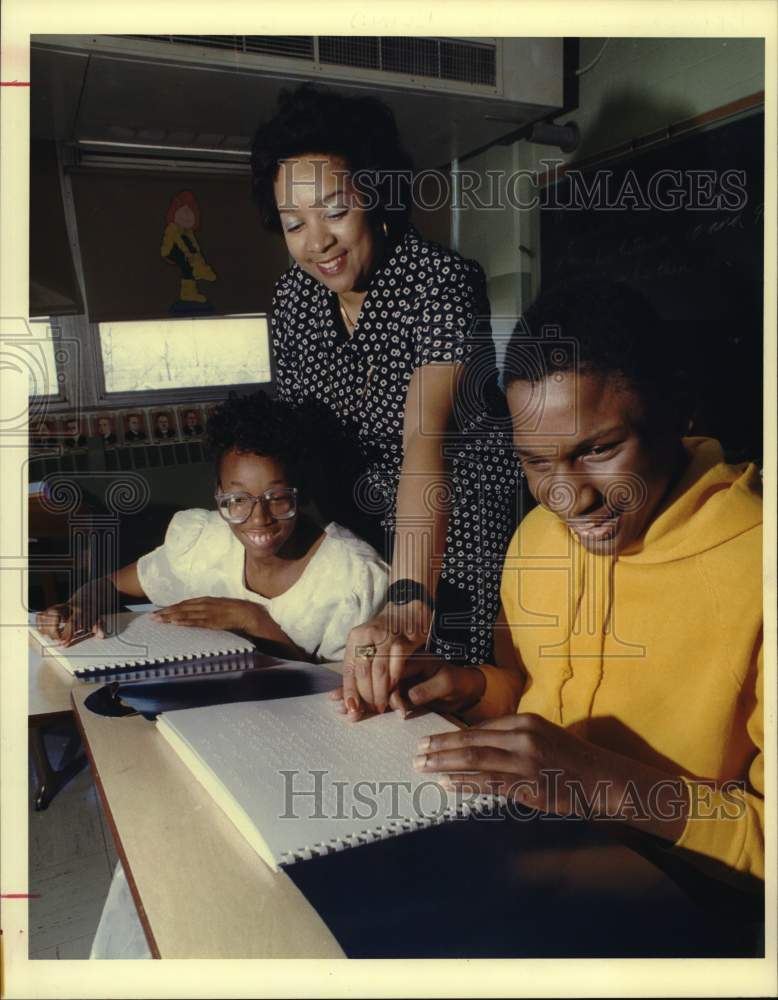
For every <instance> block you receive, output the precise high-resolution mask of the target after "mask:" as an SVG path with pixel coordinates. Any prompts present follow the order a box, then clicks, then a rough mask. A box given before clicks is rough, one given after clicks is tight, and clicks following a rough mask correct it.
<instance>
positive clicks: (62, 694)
mask: <svg viewBox="0 0 778 1000" xmlns="http://www.w3.org/2000/svg"><path fill="white" fill-rule="evenodd" d="M28 680H29V687H28V692H29V702H28V707H27V715H28V718H29V720H30V721H31V722H35V721H39V720H41V719H45V718H47V717H50V716H54V715H62V714H63V713H65V712H67V713H70V712H72V711H73V704H72V702H71V700H70V692H71V690H72V689H73V688H74V687H76V686H77V685H79V684H81V682H80V681H77V680H76V678H75V677H72V676H71V675H70V674H69V673H68V672H67V670H65V668H64V667H63V666H62V665H61V664H60V663H57V661H56V660H53V659H52V658H51V657H48V656H42V655H41V652H40V646H39V645H38V643H37V642H36V641H35V639H34V638H33V637H32V636H30V648H29V655H28Z"/></svg>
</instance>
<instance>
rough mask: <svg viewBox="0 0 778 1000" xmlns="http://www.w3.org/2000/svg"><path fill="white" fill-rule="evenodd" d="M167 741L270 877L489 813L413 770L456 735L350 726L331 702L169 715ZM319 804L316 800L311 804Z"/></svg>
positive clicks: (432, 726)
mask: <svg viewBox="0 0 778 1000" xmlns="http://www.w3.org/2000/svg"><path fill="white" fill-rule="evenodd" d="M156 725H157V729H158V730H159V732H160V734H161V735H162V736H163V737H164V738H165V739H166V740H167V742H168V743H169V744H170V746H171V747H172V748H173V749H174V750H175V752H176V753H177V754H178V756H179V757H180V758H181V760H182V762H183V763H184V764H185V765H186V767H188V768H189V770H190V771H191V772H192V774H193V775H194V777H195V778H196V779H197V780H198V781H199V782H200V783H201V784H202V785H203V787H204V788H205V789H206V790H207V791H208V792H209V794H210V795H211V797H212V798H213V800H214V801H215V802H216V804H217V805H218V806H219V807H220V808H221V809H222V810H223V811H224V813H225V814H226V815H227V816H228V818H229V819H230V820H231V821H232V823H233V824H234V825H235V827H236V828H237V829H238V830H239V831H240V833H241V834H242V835H243V836H244V837H245V839H246V840H247V841H248V843H249V844H250V845H251V846H252V847H253V848H254V850H255V851H256V852H257V854H258V855H259V856H260V858H262V859H263V861H265V862H266V863H267V864H268V865H269V866H270V867H271V868H272V869H274V870H278V869H279V868H281V867H284V866H287V865H290V864H294V863H295V862H297V861H303V860H307V859H310V858H313V857H317V856H320V855H326V854H329V853H331V852H334V851H342V850H344V849H346V848H349V847H359V846H361V845H363V844H369V843H372V842H373V841H376V840H384V839H387V838H389V837H395V836H397V835H399V834H404V833H409V832H411V831H414V830H418V829H420V828H423V827H428V826H432V825H435V824H437V823H443V822H446V821H448V820H452V819H456V818H458V817H462V816H466V815H469V814H470V813H472V812H480V811H483V809H485V808H486V807H487V806H489V805H491V804H492V803H493V802H494V799H493V798H492V797H491V796H487V795H471V796H469V797H467V798H466V799H463V798H462V797H461V796H459V797H457V796H456V795H455V794H454V793H451V792H446V791H444V790H443V789H442V788H441V787H440V785H438V784H437V782H435V781H434V778H433V776H432V775H428V774H423V773H420V772H418V771H415V770H414V769H413V764H412V761H413V757H414V755H415V754H416V744H417V742H418V740H419V739H420V738H421V737H422V736H428V735H432V734H435V733H443V732H448V731H450V730H453V729H455V728H456V727H455V726H454V725H453V724H452V723H450V722H447V721H446V720H445V719H443V718H441V717H440V716H438V715H433V714H427V715H423V716H418V717H416V718H409V719H406V720H404V719H402V717H401V716H400V715H399V714H398V713H397V712H388V713H386V714H384V715H378V716H373V717H370V718H367V719H364V720H363V721H361V722H358V723H350V722H348V720H347V719H346V718H345V717H344V716H342V715H340V714H338V712H337V710H336V707H335V703H334V702H333V701H331V700H330V699H329V698H328V697H327V695H326V694H313V695H305V696H303V697H300V698H286V699H282V700H278V701H270V702H267V701H266V702H237V703H234V704H230V705H210V706H207V707H205V708H190V709H180V710H176V711H172V712H165V713H163V714H162V715H161V716H160V717H159V718H158V719H157V722H156ZM312 792H313V793H314V794H310V793H312Z"/></svg>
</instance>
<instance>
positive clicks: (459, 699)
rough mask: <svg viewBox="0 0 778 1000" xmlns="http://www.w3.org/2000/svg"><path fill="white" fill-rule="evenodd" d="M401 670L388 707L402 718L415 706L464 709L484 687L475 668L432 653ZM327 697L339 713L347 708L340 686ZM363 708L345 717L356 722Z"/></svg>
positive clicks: (416, 659)
mask: <svg viewBox="0 0 778 1000" xmlns="http://www.w3.org/2000/svg"><path fill="white" fill-rule="evenodd" d="M405 669H406V673H405V677H404V678H403V679H402V680H401V681H400V684H399V685H398V686H397V687H396V688H395V689H394V690H393V691H392V692H391V694H390V695H389V707H390V708H393V709H394V710H395V711H398V712H401V713H402V715H403V718H405V717H407V715H408V713H409V712H410V711H412V710H414V709H417V708H424V709H427V710H429V711H432V712H447V713H456V712H464V711H466V710H467V709H468V708H471V707H472V706H473V705H475V704H476V702H477V701H479V699H480V698H481V695H482V694H483V692H484V688H485V686H486V680H485V678H484V675H483V673H482V672H481V671H480V670H479V669H478V667H459V666H456V665H454V664H452V663H447V662H446V661H445V660H441V659H439V658H438V657H434V656H426V655H424V654H419V655H417V656H415V657H413V659H412V660H410V661H408V662H407V664H406V668H405ZM329 697H330V698H331V699H332V700H334V701H337V702H339V705H338V710H339V711H340V712H344V713H345V712H346V711H347V709H346V705H345V693H344V690H343V688H342V687H339V688H337V689H336V690H335V691H331V692H330V695H329ZM365 710H366V709H364V708H363V709H362V710H361V711H360V710H357V711H356V712H354V711H349V712H348V715H349V719H350V720H351V721H354V722H356V721H358V720H359V719H360V718H362V716H363V714H364V712H365Z"/></svg>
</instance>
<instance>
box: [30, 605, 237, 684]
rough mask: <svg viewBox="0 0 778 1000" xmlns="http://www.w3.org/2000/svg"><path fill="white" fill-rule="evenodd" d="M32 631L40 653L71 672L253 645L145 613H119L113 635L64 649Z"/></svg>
mask: <svg viewBox="0 0 778 1000" xmlns="http://www.w3.org/2000/svg"><path fill="white" fill-rule="evenodd" d="M32 632H33V636H34V637H35V639H36V641H37V642H38V643H39V644H40V646H41V652H42V653H43V655H44V656H51V657H53V658H54V659H56V660H58V661H59V663H61V664H62V666H63V667H64V668H65V669H66V670H67V671H68V672H69V673H71V674H75V673H77V672H78V671H88V670H102V669H109V668H112V667H117V668H118V667H126V666H133V665H135V664H140V665H145V664H151V663H155V664H157V663H166V662H174V661H180V660H186V659H190V658H191V657H195V656H197V657H203V656H216V655H217V654H219V653H227V652H236V653H237V652H241V653H242V652H248V651H250V650H251V649H253V646H252V644H251V643H250V642H248V641H247V640H246V639H243V638H241V637H240V636H238V635H235V634H234V633H233V632H225V631H223V630H221V629H211V628H191V627H189V626H184V625H170V624H165V623H164V622H157V621H154V620H153V619H152V617H151V615H148V614H146V615H133V614H120V615H118V616H117V633H116V634H115V635H111V636H108V637H107V638H105V639H98V638H96V637H94V636H92V637H90V638H88V639H82V640H81V642H77V643H76V644H75V645H73V646H69V647H67V648H65V649H63V648H61V647H59V646H57V645H56V644H55V643H54V640H53V639H49V638H47V637H46V636H44V635H42V634H41V633H40V632H38V631H37V630H36V629H33V630H32Z"/></svg>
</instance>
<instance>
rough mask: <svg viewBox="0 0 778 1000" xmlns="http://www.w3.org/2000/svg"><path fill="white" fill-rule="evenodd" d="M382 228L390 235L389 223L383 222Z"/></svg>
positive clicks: (386, 234)
mask: <svg viewBox="0 0 778 1000" xmlns="http://www.w3.org/2000/svg"><path fill="white" fill-rule="evenodd" d="M381 229H383V231H384V236H388V235H389V226H387V224H386V223H385V222H382V223H381Z"/></svg>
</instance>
